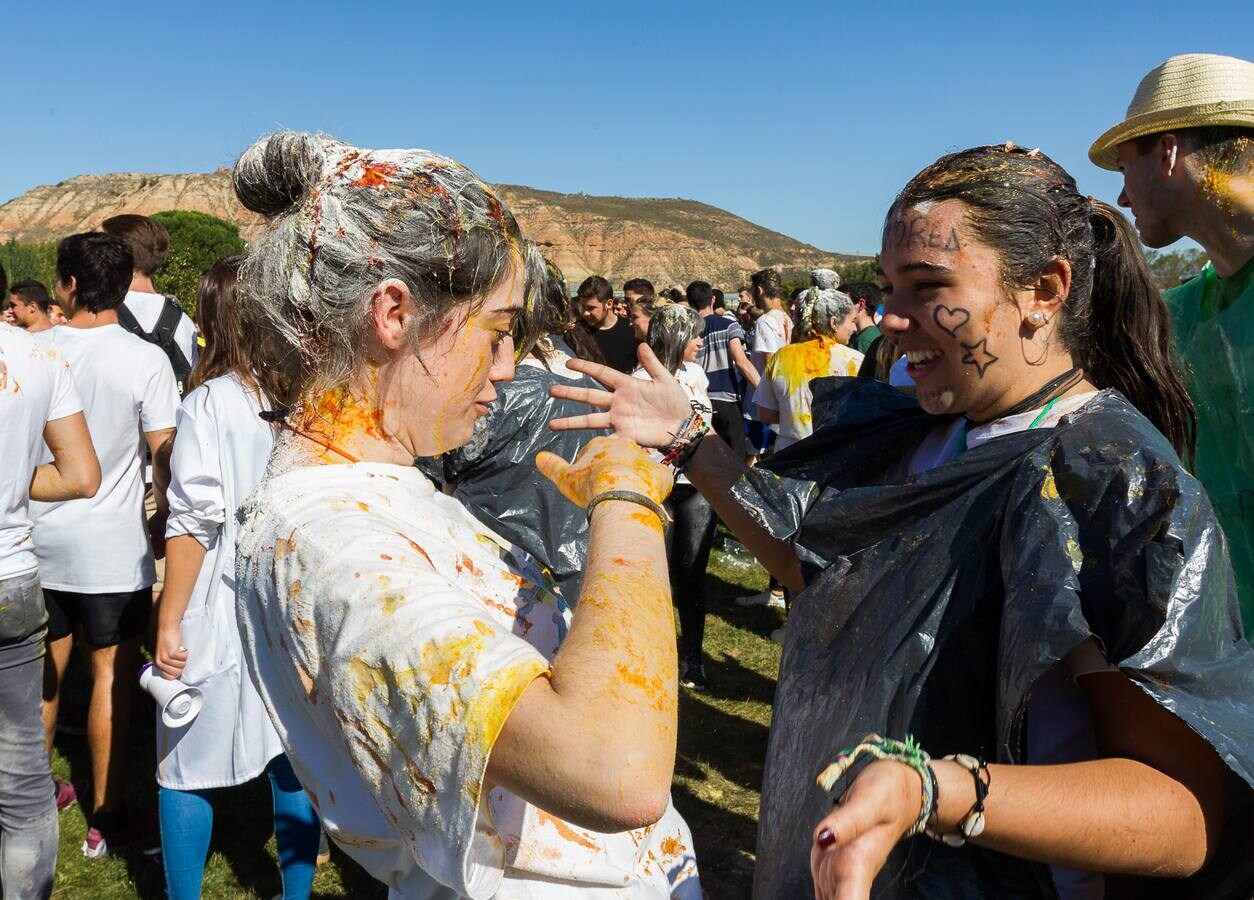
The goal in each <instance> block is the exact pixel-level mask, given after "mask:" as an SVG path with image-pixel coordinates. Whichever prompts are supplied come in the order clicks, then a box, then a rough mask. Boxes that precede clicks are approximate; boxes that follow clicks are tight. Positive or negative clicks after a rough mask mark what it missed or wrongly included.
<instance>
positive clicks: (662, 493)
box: [536, 426, 674, 507]
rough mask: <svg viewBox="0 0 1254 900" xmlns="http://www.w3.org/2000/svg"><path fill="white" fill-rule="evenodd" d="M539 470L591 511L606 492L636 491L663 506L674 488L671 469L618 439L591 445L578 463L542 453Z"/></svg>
mask: <svg viewBox="0 0 1254 900" xmlns="http://www.w3.org/2000/svg"><path fill="white" fill-rule="evenodd" d="M596 427H601V426H596ZM536 468H538V469H539V470H540V472H541V474H543V475H544V476H545V477H546V478H548V479H549V480H550V481H552V482H553V483H554V484H556V485H557V486H558V488H559V489H560V490H561V492H562V493H563V494H564V495H565V496H566V497H567V498H568V499H569V500H571V501H572V502H573V503H575V504H577V505H578V506H580V507H587V505H588V504H589V503H590V502H591V501H592V498H593V497H596V496H597V495H599V494H604V493H605V492H606V491H635V492H636V493H638V494H644V495H645V496H646V497H648V498H649V499H650V500H652V501H654V502H655V503H661V502H662V501H663V500H665V499H666V497H667V495H669V494H670V492H671V487H672V486H673V484H674V476H673V475H672V474H671V470H670V469H669V468H668V467H667V466H664V465H662V464H661V463H658V462H655V461H654V460H653V459H652V458H651V457H650V456H649V454H648V453H646V452H645V451H644V450H641V449H640V447H639V446H637V445H636V444H633V443H632V442H631V441H628V440H623V439H622V438H617V437H613V438H608V437H599V438H594V439H593V440H591V441H589V442H588V444H587V446H585V447H584V448H583V449H582V450H580V451H579V456H578V457H576V459H575V461H574V463H568V462H566V460H564V459H562V458H561V457H560V456H558V455H557V454H555V453H549V452H548V451H547V450H545V451H542V452H540V453H539V454H537V455H536Z"/></svg>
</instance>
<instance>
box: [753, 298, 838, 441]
mask: <svg viewBox="0 0 1254 900" xmlns="http://www.w3.org/2000/svg"><path fill="white" fill-rule="evenodd" d="M799 300H800V303H801V324H802V327H803V328H804V329H805V333H806V335H807V336H808V339H807V340H805V341H802V342H801V343H797V344H789V345H787V346H786V347H781V348H780V349H779V350H778V351H776V352H775V353H774V354H773V355H772V356H771V361H770V362H769V363H767V365H766V371H765V372H764V373H763V374H762V380H761V381H760V382H759V383H758V389H757V391H755V392H754V395H753V402H754V404H755V405H756V406H757V408H758V417H759V418H760V419H761V420H762V421H763V422H766V423H768V424H770V425H778V426H779V437H778V439H776V441H775V449H776V450H783V449H784V448H785V447H789V446H791V445H793V444H795V443H796V442H797V441H799V440H801V439H802V438H805V437H809V436H810V433H811V432H812V431H813V430H814V424H813V421H812V419H811V416H810V402H811V399H812V395H811V391H810V382H811V381H813V380H814V379H815V378H825V377H827V376H829V375H844V376H847V377H856V376H857V374H858V367H859V366H861V365H862V354H861V353H859V352H858V351H857V350H854V349H853V348H852V347H849V346H848V342H849V338H850V335H852V334H853V328H854V322H853V309H854V304H853V299H852V298H851V297H849V295H848V294H844V293H841V292H840V291H837V290H833V289H831V288H828V289H822V288H809V289H808V290H806V291H805V292H804V293H803V294H802V295H801V297H800V298H799Z"/></svg>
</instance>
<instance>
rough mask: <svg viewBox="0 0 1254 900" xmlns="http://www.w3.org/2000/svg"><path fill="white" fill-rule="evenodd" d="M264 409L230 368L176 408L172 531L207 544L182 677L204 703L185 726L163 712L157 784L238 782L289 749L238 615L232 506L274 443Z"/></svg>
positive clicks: (253, 481)
mask: <svg viewBox="0 0 1254 900" xmlns="http://www.w3.org/2000/svg"><path fill="white" fill-rule="evenodd" d="M261 408H262V407H261V405H260V404H259V403H258V400H257V397H256V396H255V395H254V394H253V393H252V392H251V391H248V390H246V389H245V388H244V387H243V385H242V384H241V383H240V382H239V380H238V379H237V378H236V377H235V376H234V375H224V376H222V377H219V378H214V379H212V380H210V381H208V382H206V383H205V384H203V385H201V386H200V387H198V388H196V390H194V391H192V392H191V393H190V394H188V395H187V397H186V399H184V401H183V405H182V406H181V407H180V408H179V411H178V416H177V429H178V430H177V432H176V436H175V440H174V453H173V455H172V457H171V460H170V470H171V480H170V490H169V499H170V518H169V523H168V524H167V526H166V537H167V538H171V537H174V536H176V535H182V534H188V535H191V536H193V537H195V538H196V539H197V540H198V541H200V543H201V544H202V545H203V546H204V547H205V548H206V550H207V553H206V556H205V561H204V564H203V565H202V566H201V568H200V574H199V576H198V577H197V579H196V586H195V588H194V589H193V590H192V596H191V599H190V600H189V602H188V604H187V611H186V612H185V613H184V614H183V621H182V626H181V632H182V642H183V646H184V647H186V648H187V650H188V659H187V668H186V669H184V671H183V676H182V678H181V679H180V680H181V681H182V682H183V683H184V684H188V685H191V686H193V687H196V688H199V689H200V690H201V691H202V692H203V693H204V700H205V702H204V707H203V708H202V709H201V711H200V714H199V715H198V716H197V717H196V718H195V719H194V720H193V721H192V722H191V724H190V725H187V726H185V727H182V728H167V727H166V726H165V725H164V724H163V723H162V721H161V717H160V715H158V716H157V783H158V784H160V785H161V786H162V787H165V788H174V789H176V790H185V791H187V790H201V789H205V788H214V787H228V786H230V785H236V784H242V783H244V782H246V781H249V780H251V779H253V778H255V777H256V776H257V775H259V774H260V773H261V772H262V771H263V770H264V769H265V767H266V765H267V764H268V763H269V762H270V760H272V759H274V757H276V756H278V755H279V754H280V753H282V752H283V746H282V744H280V743H279V736H278V734H277V733H276V732H275V730H274V726H273V725H272V724H271V723H270V719H269V716H268V715H267V714H266V710H265V707H264V706H263V705H262V703H261V698H260V697H259V696H258V695H257V690H256V688H254V687H253V684H252V681H251V679H250V678H249V677H248V672H247V669H246V667H245V664H244V661H243V657H242V654H241V646H240V635H239V628H238V626H237V625H236V616H235V535H236V532H237V531H238V525H237V523H236V520H235V512H236V510H237V509H238V508H239V506H240V504H241V503H242V502H243V501H244V498H246V497H247V496H248V495H249V494H250V493H252V490H253V488H255V487H256V486H257V483H258V482H259V481H260V480H261V476H262V473H263V472H264V471H265V467H266V462H267V461H268V460H269V458H270V451H271V450H272V449H273V447H274V434H273V431H272V429H271V426H270V425H269V424H267V423H266V422H264V421H262V420H261V419H260V418H259V417H258V413H259V412H260V411H261Z"/></svg>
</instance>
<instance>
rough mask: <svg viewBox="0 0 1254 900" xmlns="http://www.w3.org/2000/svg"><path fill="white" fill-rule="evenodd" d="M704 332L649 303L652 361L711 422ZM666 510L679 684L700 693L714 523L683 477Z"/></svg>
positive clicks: (692, 319) (698, 322)
mask: <svg viewBox="0 0 1254 900" xmlns="http://www.w3.org/2000/svg"><path fill="white" fill-rule="evenodd" d="M704 330H705V319H704V318H703V317H702V316H701V315H700V314H699V313H698V312H697V311H696V310H694V309H692V308H690V307H687V306H680V305H678V304H676V303H664V304H661V305H659V306H657V307H655V308H654V310H653V314H652V316H650V318H649V331H648V344H649V349H651V350H652V351H653V353H654V355H655V356H656V357H657V359H658V362H660V363H661V364H662V366H663V368H665V369H666V371H667V372H669V373H670V374H671V375H673V376H674V377H675V380H676V381H678V382H679V384H680V385H681V386H682V387H683V389H684V393H685V394H687V395H688V400H689V401H690V402H691V404H692V409H693V411H694V412H695V413H698V414H700V415H701V416H703V417H704V418H705V421H706V422H707V423H713V421H714V404H712V403H711V402H710V395H709V393H708V391H709V384H710V382H709V379H708V377H707V376H706V374H705V369H703V368H701V366H700V365H698V364H697V354H698V353H700V352H701V332H702V331H704ZM631 374H632V377H633V378H641V379H643V380H645V381H652V380H653V379H652V377H651V376H650V374H649V372H648V370H647V369H645V368H644V367H640V368H638V369H636V371H634V372H632V373H631ZM655 455H656V454H655ZM657 456H658V458H659V459H660V455H657ZM667 508H668V509H669V510H670V511H671V516H672V518H673V519H674V522H672V524H671V537H670V552H669V553H667V560H668V566H669V569H670V581H671V596H672V597H674V599H675V605H676V606H677V607H678V608H679V633H680V639H679V672H680V674H679V682H680V684H682V685H683V686H684V687H686V688H690V689H692V690H694V691H704V690H705V689H706V687H707V682H706V677H705V662H704V660H703V657H702V651H701V647H702V644H703V643H704V640H705V570H706V567H707V566H708V565H709V563H710V548H711V547H712V546H713V544H714V528H715V525H716V524H717V522H716V520H715V518H714V510H713V509H711V508H710V504H709V503H708V502H707V501H706V499H705V498H704V497H702V496H701V494H699V493H698V492H697V491H696V489H694V488H693V486H692V485H691V484H690V483H689V482H688V479H687V478H685V477H684V476H683V475H680V476H679V478H678V480H677V481H676V483H675V488H674V490H672V491H671V496H670V500H669V501H668V502H667Z"/></svg>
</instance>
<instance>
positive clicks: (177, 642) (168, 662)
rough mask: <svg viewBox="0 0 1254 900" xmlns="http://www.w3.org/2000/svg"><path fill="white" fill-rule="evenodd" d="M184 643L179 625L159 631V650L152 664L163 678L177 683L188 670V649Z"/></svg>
mask: <svg viewBox="0 0 1254 900" xmlns="http://www.w3.org/2000/svg"><path fill="white" fill-rule="evenodd" d="M182 641H183V636H182V635H181V634H180V633H179V628H178V626H177V625H176V626H175V627H173V628H158V629H157V648H156V652H155V653H153V655H152V662H153V667H154V668H155V669H156V670H157V671H158V672H160V673H161V676H162V677H163V678H168V679H169V680H171V681H177V680H178V678H179V676H180V675H182V674H183V670H184V669H185V668H187V648H186V647H184V646H183V644H182Z"/></svg>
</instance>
